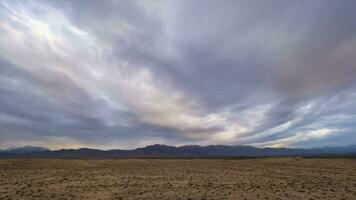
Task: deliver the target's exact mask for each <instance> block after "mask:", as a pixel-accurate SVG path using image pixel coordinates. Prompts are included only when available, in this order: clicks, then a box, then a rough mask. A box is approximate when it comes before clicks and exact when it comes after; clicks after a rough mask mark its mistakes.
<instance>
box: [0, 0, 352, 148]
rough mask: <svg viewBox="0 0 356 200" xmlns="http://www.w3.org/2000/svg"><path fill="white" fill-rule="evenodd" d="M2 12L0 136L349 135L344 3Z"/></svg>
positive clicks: (309, 138) (208, 140) (251, 140)
mask: <svg viewBox="0 0 356 200" xmlns="http://www.w3.org/2000/svg"><path fill="white" fill-rule="evenodd" d="M0 9H1V11H0V20H1V22H2V24H3V25H1V26H0V34H2V36H3V37H2V38H3V39H0V46H1V49H2V50H0V58H1V59H0V73H1V74H0V82H1V85H0V95H1V99H0V124H1V125H2V126H1V135H0V139H1V142H0V145H2V146H9V145H11V143H13V141H16V140H17V141H21V144H24V143H26V142H29V143H31V144H41V145H43V144H44V145H46V144H47V143H48V145H47V146H52V147H54V148H58V147H60V146H61V144H68V145H67V146H100V147H103V148H109V147H120V146H124V147H130V146H140V145H144V144H150V143H167V144H193V143H198V144H215V143H224V144H254V145H259V146H301V147H303V146H305V147H312V146H320V145H324V144H325V145H345V144H349V143H352V140H351V139H353V138H354V133H353V132H352V129H354V128H356V127H355V126H354V125H353V122H355V120H356V116H355V113H356V105H355V103H354V102H355V100H356V94H355V90H356V66H355V63H356V58H355V56H354V52H356V37H355V35H356V20H355V19H356V13H355V12H354V10H355V9H356V3H355V2H354V1H352V0H350V1H347V0H345V1H331V0H330V1H317V0H314V1H296V2H288V1H281V0H275V1H193V2H192V1H144V2H143V1H105V2H101V3H98V2H97V1H51V2H47V1H38V2H22V1H16V2H10V1H4V2H2V3H1V7H0ZM41 137H42V139H41ZM43 138H44V139H43ZM342 138H345V139H342ZM333 141H334V142H333ZM54 143H58V145H53V144H54Z"/></svg>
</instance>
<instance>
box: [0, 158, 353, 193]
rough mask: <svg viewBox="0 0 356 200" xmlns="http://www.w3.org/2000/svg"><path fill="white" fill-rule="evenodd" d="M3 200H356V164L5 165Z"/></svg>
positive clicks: (0, 178) (0, 170) (0, 176)
mask: <svg viewBox="0 0 356 200" xmlns="http://www.w3.org/2000/svg"><path fill="white" fill-rule="evenodd" d="M0 199H6V200H10V199H63V200H65V199H242V200H244V199H270V200H274V199H307V200H313V199H314V200H318V199H320V200H324V199H333V200H343V199H344V200H347V199H348V200H354V199H356V159H342V158H332V159H331V158H329V159H323V158H263V159H115V160H100V159H96V160H95V159H92V160H74V159H71V160H70V159H67V160H65V159H2V160H0Z"/></svg>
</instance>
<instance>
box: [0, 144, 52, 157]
mask: <svg viewBox="0 0 356 200" xmlns="http://www.w3.org/2000/svg"><path fill="white" fill-rule="evenodd" d="M42 151H49V149H47V148H44V147H36V146H24V147H17V148H8V149H4V150H0V153H5V154H27V153H37V152H42ZM0 155H1V154H0Z"/></svg>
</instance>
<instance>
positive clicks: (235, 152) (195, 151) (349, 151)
mask: <svg viewBox="0 0 356 200" xmlns="http://www.w3.org/2000/svg"><path fill="white" fill-rule="evenodd" d="M272 156H356V145H355V146H346V147H324V148H314V149H292V148H257V147H253V146H225V145H209V146H198V145H189V146H179V147H175V146H167V145H161V144H155V145H149V146H146V147H143V148H136V149H132V150H120V149H114V150H100V149H88V148H81V149H61V150H50V149H47V148H43V147H34V146H25V147H19V148H11V149H5V150H0V157H1V158H184V157H193V158H194V157H197V158H203V157H272Z"/></svg>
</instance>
